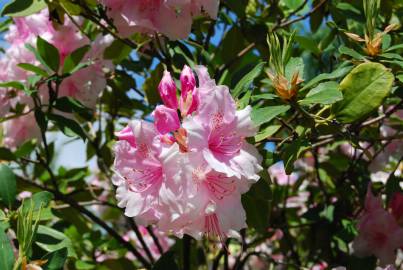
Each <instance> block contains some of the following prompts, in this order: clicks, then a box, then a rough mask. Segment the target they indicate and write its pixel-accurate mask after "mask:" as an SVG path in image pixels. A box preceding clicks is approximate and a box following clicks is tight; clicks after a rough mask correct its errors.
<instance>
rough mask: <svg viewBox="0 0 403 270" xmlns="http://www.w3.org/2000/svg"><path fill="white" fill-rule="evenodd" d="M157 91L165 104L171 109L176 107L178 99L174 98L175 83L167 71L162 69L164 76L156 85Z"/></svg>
mask: <svg viewBox="0 0 403 270" xmlns="http://www.w3.org/2000/svg"><path fill="white" fill-rule="evenodd" d="M158 91H159V92H160V96H161V99H162V101H163V102H164V104H165V106H167V107H169V108H171V109H175V110H176V109H177V108H178V99H177V98H176V85H175V82H174V80H173V79H172V77H171V74H170V73H169V72H168V71H166V70H165V71H164V76H163V77H162V80H161V82H160V84H159V85H158Z"/></svg>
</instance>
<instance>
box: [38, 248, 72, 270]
mask: <svg viewBox="0 0 403 270" xmlns="http://www.w3.org/2000/svg"><path fill="white" fill-rule="evenodd" d="M42 260H47V261H48V262H47V263H46V265H45V266H44V270H60V269H63V266H64V264H65V262H66V260H67V249H66V248H64V249H60V250H57V251H55V252H52V253H48V254H46V255H45V256H44V257H43V258H42Z"/></svg>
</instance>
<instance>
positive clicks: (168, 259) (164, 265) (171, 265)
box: [152, 251, 179, 270]
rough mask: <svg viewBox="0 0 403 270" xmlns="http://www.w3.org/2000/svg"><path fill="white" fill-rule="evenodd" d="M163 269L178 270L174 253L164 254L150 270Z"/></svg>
mask: <svg viewBox="0 0 403 270" xmlns="http://www.w3.org/2000/svg"><path fill="white" fill-rule="evenodd" d="M165 269H170V270H171V269H172V270H179V266H178V265H177V263H176V261H175V253H174V252H172V251H168V252H166V253H164V254H163V255H162V256H161V257H160V258H159V259H158V261H157V262H156V263H155V264H154V266H153V268H152V270H165Z"/></svg>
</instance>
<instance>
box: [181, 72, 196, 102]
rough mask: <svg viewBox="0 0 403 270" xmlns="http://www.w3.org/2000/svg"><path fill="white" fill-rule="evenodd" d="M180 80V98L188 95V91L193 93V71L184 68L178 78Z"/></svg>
mask: <svg viewBox="0 0 403 270" xmlns="http://www.w3.org/2000/svg"><path fill="white" fill-rule="evenodd" d="M180 80H181V91H182V93H181V96H182V98H184V97H186V96H187V95H188V92H189V91H193V89H194V88H195V87H196V78H195V76H194V74H193V71H192V70H191V69H190V67H188V66H186V65H185V66H184V67H183V70H182V72H181V76H180Z"/></svg>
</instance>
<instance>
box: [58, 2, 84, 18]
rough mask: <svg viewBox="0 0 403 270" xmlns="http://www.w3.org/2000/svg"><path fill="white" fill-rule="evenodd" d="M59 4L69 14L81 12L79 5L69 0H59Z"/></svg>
mask: <svg viewBox="0 0 403 270" xmlns="http://www.w3.org/2000/svg"><path fill="white" fill-rule="evenodd" d="M60 5H61V6H62V7H63V8H64V10H65V11H66V12H67V13H68V14H69V15H72V16H78V15H80V14H81V7H80V6H79V5H77V4H74V3H72V2H71V1H69V0H60Z"/></svg>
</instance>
